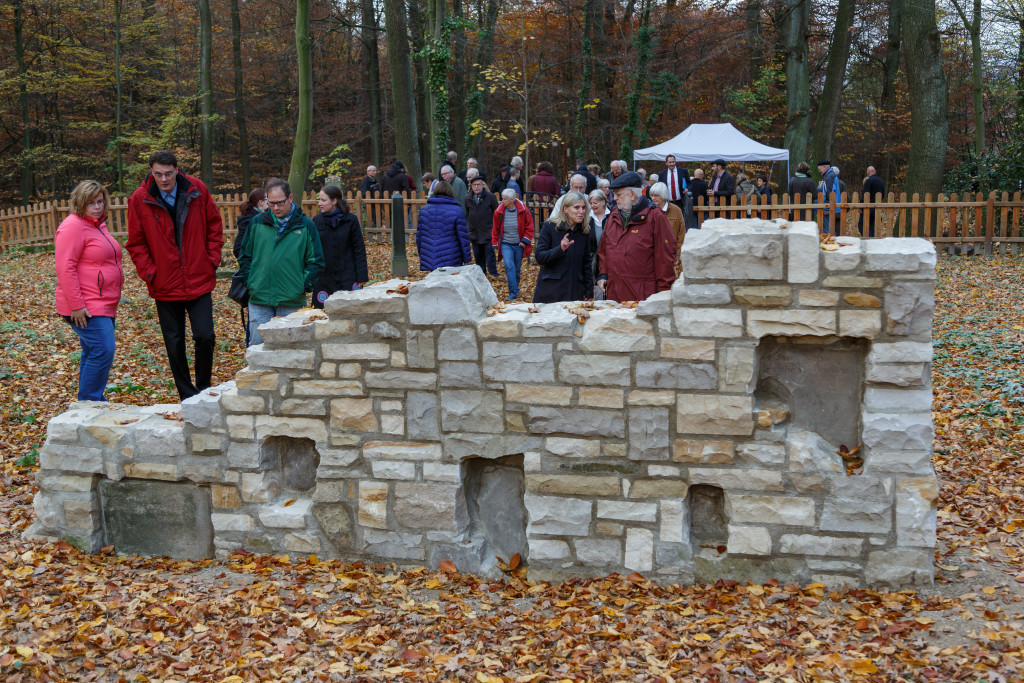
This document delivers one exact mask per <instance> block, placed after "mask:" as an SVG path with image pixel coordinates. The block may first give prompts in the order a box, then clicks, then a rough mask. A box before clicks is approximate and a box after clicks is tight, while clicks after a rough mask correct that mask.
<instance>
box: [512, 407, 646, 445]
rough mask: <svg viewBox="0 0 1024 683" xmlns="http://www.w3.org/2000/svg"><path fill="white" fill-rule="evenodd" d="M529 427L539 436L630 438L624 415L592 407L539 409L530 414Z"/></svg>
mask: <svg viewBox="0 0 1024 683" xmlns="http://www.w3.org/2000/svg"><path fill="white" fill-rule="evenodd" d="M527 416H528V420H529V428H530V431H531V432H534V433H536V434H578V435H580V436H609V437H618V438H622V437H624V436H626V425H625V422H624V420H623V419H622V413H621V412H614V411H607V410H596V409H589V408H556V407H538V408H530V409H529V410H528V411H527Z"/></svg>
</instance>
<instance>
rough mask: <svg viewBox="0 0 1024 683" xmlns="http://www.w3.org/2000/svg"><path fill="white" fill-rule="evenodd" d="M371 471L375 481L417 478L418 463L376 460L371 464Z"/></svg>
mask: <svg viewBox="0 0 1024 683" xmlns="http://www.w3.org/2000/svg"><path fill="white" fill-rule="evenodd" d="M370 471H371V472H373V476H374V478H375V479H405V480H412V479H415V478H416V463H414V462H402V461H397V460H374V461H373V462H371V463H370Z"/></svg>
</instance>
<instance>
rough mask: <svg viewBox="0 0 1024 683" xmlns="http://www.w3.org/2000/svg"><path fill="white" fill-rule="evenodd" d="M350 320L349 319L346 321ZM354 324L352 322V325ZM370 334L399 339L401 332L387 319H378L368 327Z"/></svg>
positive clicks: (380, 337)
mask: <svg viewBox="0 0 1024 683" xmlns="http://www.w3.org/2000/svg"><path fill="white" fill-rule="evenodd" d="M348 322H351V321H348ZM354 326H355V325H354V324H353V327H354ZM370 334H372V335H373V336H374V337H376V338H377V339H401V337H402V332H401V331H400V330H399V329H398V328H397V327H395V326H394V325H392V324H391V323H389V322H388V321H387V320H378V321H377V322H375V323H374V324H373V327H371V328H370Z"/></svg>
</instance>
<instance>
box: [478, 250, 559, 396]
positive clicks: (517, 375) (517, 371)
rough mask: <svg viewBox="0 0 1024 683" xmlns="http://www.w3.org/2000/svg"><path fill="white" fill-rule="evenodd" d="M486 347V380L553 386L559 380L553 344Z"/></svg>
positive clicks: (496, 343)
mask: <svg viewBox="0 0 1024 683" xmlns="http://www.w3.org/2000/svg"><path fill="white" fill-rule="evenodd" d="M477 270H479V268H478V269H477ZM483 347H484V363H483V368H484V377H485V378H487V379H489V380H498V381H505V382H548V383H550V382H553V381H554V379H555V372H554V364H553V363H552V360H551V344H521V343H515V342H484V345H483ZM563 381H564V380H563Z"/></svg>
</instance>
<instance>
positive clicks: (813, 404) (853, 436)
mask: <svg viewBox="0 0 1024 683" xmlns="http://www.w3.org/2000/svg"><path fill="white" fill-rule="evenodd" d="M867 353H868V342H867V341H866V340H863V339H850V338H838V337H809V338H804V337H764V338H762V339H761V344H760V345H759V346H758V349H757V354H758V359H757V367H758V380H757V390H756V392H755V398H756V401H757V406H758V410H767V411H768V412H769V413H771V414H772V416H773V421H775V422H782V423H785V424H787V425H791V426H793V427H796V428H798V429H801V430H807V431H811V432H816V433H817V434H819V435H820V436H822V437H823V438H824V439H825V440H826V441H828V442H829V443H831V444H832V445H834V446H840V445H846V446H848V447H850V448H853V447H855V446H856V445H858V444H859V443H860V404H861V398H862V394H863V387H864V362H865V359H866V358H867Z"/></svg>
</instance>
